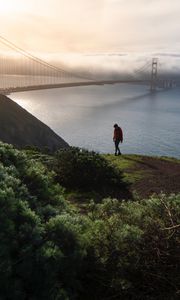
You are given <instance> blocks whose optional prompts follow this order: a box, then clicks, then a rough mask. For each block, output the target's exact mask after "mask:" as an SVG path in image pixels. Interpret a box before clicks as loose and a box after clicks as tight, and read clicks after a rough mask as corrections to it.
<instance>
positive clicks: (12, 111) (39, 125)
mask: <svg viewBox="0 0 180 300" xmlns="http://www.w3.org/2000/svg"><path fill="white" fill-rule="evenodd" d="M0 140H1V141H3V142H5V143H9V144H13V145H14V146H16V147H18V148H22V147H25V146H36V147H38V148H40V149H43V148H45V147H48V148H49V149H50V150H51V151H55V150H57V149H59V148H67V147H69V145H68V144H67V143H66V142H65V141H64V140H63V139H62V138H61V137H59V136H58V135H57V134H56V133H55V132H54V131H53V130H52V129H50V128H49V127H48V126H47V125H45V124H44V123H43V122H41V121H39V120H38V119H37V118H36V117H34V116H33V115H32V114H30V113H29V112H27V111H26V110H25V109H23V108H22V107H21V106H19V105H18V104H17V103H15V102H14V101H12V100H11V99H9V98H8V97H6V96H4V95H0Z"/></svg>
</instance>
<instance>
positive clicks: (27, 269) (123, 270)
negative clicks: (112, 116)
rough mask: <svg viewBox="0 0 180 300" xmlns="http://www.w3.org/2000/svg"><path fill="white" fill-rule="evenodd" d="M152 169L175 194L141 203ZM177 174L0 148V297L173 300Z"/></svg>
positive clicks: (179, 205)
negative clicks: (166, 175)
mask: <svg viewBox="0 0 180 300" xmlns="http://www.w3.org/2000/svg"><path fill="white" fill-rule="evenodd" d="M155 161H156V166H157V169H156V170H159V169H158V166H160V164H161V163H162V164H163V166H164V165H166V167H167V166H170V165H169V164H173V166H174V169H173V170H174V172H175V176H174V186H172V185H171V192H174V193H169V192H168V191H167V193H166V194H165V193H157V194H152V195H151V196H150V195H149V194H150V190H149V184H148V185H145V184H144V182H145V181H144V180H145V178H146V180H150V182H151V183H152V191H154V189H155V185H154V182H153V180H152V179H153V174H155V173H154V172H155V169H153V167H152V166H154V164H153V163H155ZM148 164H149V166H148ZM158 164H159V165H158ZM139 165H140V166H141V168H140V167H139ZM171 166H172V165H171ZM175 166H176V167H175ZM179 166H180V165H179V161H178V160H177V161H174V160H173V161H172V160H167V159H163V158H161V159H158V158H154V159H153V158H149V160H148V158H147V157H140V156H125V157H122V158H120V157H113V156H111V155H99V154H97V153H95V152H91V151H87V150H83V149H79V148H71V147H69V148H67V149H64V150H62V149H61V150H59V151H58V152H56V153H55V154H53V155H52V154H51V155H49V154H46V153H43V152H42V151H40V150H37V149H30V148H29V149H24V150H17V149H15V148H14V147H13V146H11V145H9V144H4V143H0V229H1V230H0V243H1V247H0V299H2V300H7V299H12V300H16V299H17V300H27V299H28V300H30V299H31V300H37V299H38V300H41V299H43V300H44V299H47V300H51V299H52V300H54V299H56V300H58V299H60V300H76V299H78V300H92V299H93V300H100V299H102V300H108V299H124V300H125V299H135V300H136V299H137V300H139V299H143V300H144V299H147V300H151V299H159V300H164V299H167V300H169V299H178V298H179V295H180V286H179V282H180V274H179V265H180V256H179V245H180V236H179V229H180V193H178V184H177V183H176V180H178V175H177V174H178V170H179ZM163 170H164V169H163ZM158 172H159V171H158ZM176 172H177V174H176ZM157 174H159V173H157ZM154 176H155V175H154ZM163 176H164V174H163V173H162V181H163V180H164V177H163ZM172 176H173V174H172ZM156 179H157V178H156ZM138 184H139V186H138ZM142 184H144V185H143V186H144V189H146V188H148V193H147V194H148V196H147V197H146V191H144V194H143V192H142ZM159 184H160V179H159V180H157V185H158V188H159ZM170 184H171V182H170ZM167 185H168V184H167V179H166V186H167ZM140 186H141V189H140V188H139V191H140V192H139V194H138V193H137V190H138V189H136V188H138V187H140ZM161 187H162V191H163V185H162V186H161ZM173 188H174V190H173ZM169 189H170V188H169ZM158 191H159V190H158ZM179 192H180V190H179Z"/></svg>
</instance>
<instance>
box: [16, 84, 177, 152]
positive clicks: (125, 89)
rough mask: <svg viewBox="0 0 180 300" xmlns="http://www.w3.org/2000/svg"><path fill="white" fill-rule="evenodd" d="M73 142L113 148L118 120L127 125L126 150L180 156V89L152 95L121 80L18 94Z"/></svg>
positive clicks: (26, 105) (22, 102)
mask: <svg viewBox="0 0 180 300" xmlns="http://www.w3.org/2000/svg"><path fill="white" fill-rule="evenodd" d="M11 98H12V99H14V100H15V101H16V102H17V103H19V104H20V105H21V106H23V107H24V108H25V109H27V110H28V111H29V112H31V113H32V114H34V115H35V116H36V117H38V118H39V119H40V120H42V121H43V122H45V123H46V124H47V125H48V126H50V127H51V128H52V129H53V130H54V131H56V132H57V133H58V134H59V135H61V136H62V137H63V138H64V139H65V140H66V141H67V142H68V143H70V144H71V145H75V146H81V147H85V148H88V149H93V150H96V151H99V152H110V153H111V152H113V150H114V148H113V143H112V131H113V128H112V126H113V124H114V123H115V122H116V123H119V124H120V126H122V128H123V130H124V136H125V142H124V144H123V145H122V152H124V153H143V154H149V155H170V156H175V157H180V153H179V149H180V142H179V141H180V139H179V128H180V121H179V114H180V100H179V89H178V88H177V89H174V90H168V91H163V92H158V93H156V94H152V93H150V92H149V90H148V88H147V87H145V86H136V85H127V84H116V85H112V86H110V85H104V86H89V87H74V88H66V89H54V90H44V91H31V92H26V93H25V92H23V93H17V94H12V95H11Z"/></svg>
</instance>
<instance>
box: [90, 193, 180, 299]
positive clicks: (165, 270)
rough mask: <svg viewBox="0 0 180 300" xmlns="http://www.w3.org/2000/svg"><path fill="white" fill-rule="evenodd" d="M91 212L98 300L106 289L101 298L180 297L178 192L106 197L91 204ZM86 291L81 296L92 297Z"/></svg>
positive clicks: (179, 202)
mask: <svg viewBox="0 0 180 300" xmlns="http://www.w3.org/2000/svg"><path fill="white" fill-rule="evenodd" d="M91 211H92V212H91V213H90V219H91V220H92V223H91V226H90V229H89V239H90V245H91V247H92V248H91V249H93V250H92V252H91V254H90V256H91V260H92V261H93V262H94V261H95V265H89V274H91V276H92V277H91V279H92V282H93V286H96V292H95V294H96V297H94V298H93V299H101V295H102V294H103V291H104V287H106V288H105V291H106V292H105V294H104V298H103V299H109V298H111V297H113V299H178V295H179V294H178V293H179V288H180V285H179V282H180V274H179V265H180V255H179V246H180V235H179V229H180V227H179V226H180V195H177V196H175V195H172V196H170V197H166V196H165V195H161V196H160V197H152V198H151V199H149V200H147V201H142V202H122V203H119V202H118V201H117V200H111V199H107V200H105V201H104V202H103V203H102V204H98V205H94V204H93V203H92V204H91ZM92 253H93V257H92ZM89 261H90V259H89ZM94 270H96V272H94ZM88 279H89V282H91V279H90V275H88ZM91 287H92V286H91ZM87 290H88V287H87ZM90 290H91V289H90ZM90 290H88V294H89V291H90ZM88 294H87V296H86V297H85V299H92V298H91V297H92V295H91V296H90V297H89V298H88ZM115 295H117V296H115Z"/></svg>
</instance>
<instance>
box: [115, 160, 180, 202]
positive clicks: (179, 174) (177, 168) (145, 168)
mask: <svg viewBox="0 0 180 300" xmlns="http://www.w3.org/2000/svg"><path fill="white" fill-rule="evenodd" d="M123 160H126V161H127V167H126V168H124V169H123V171H124V172H125V173H126V176H127V177H128V176H129V178H130V180H129V181H130V182H131V187H130V190H131V192H137V194H138V195H139V196H140V197H147V196H150V195H152V194H153V193H156V194H159V193H161V192H164V193H167V194H170V193H178V192H180V161H179V160H175V159H168V158H155V157H147V156H134V155H132V156H131V155H127V156H125V157H124V158H123ZM128 162H129V166H128ZM120 164H121V162H120V161H119V165H120Z"/></svg>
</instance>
